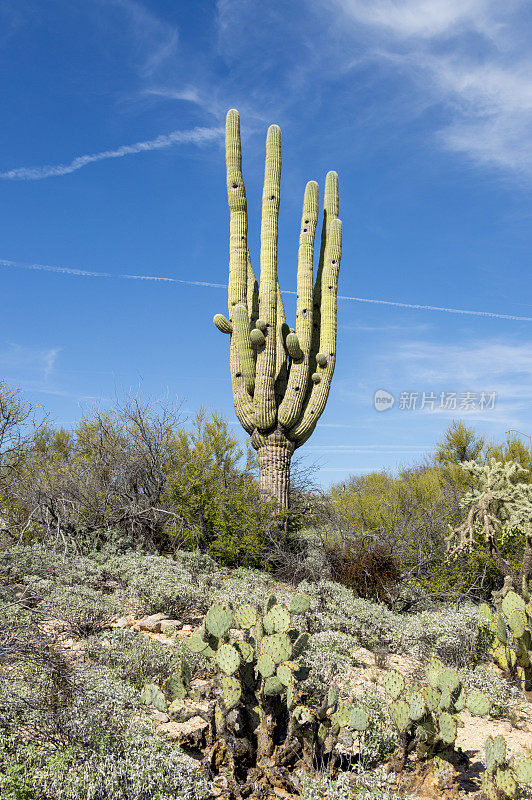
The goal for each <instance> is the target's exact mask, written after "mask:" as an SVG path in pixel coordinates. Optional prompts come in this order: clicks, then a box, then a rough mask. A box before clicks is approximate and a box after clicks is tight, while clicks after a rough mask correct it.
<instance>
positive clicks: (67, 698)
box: [0, 659, 139, 745]
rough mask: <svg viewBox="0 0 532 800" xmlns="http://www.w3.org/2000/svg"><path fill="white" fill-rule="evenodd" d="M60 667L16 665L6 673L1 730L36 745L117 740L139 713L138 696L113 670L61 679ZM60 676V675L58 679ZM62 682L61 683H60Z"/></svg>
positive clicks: (94, 669)
mask: <svg viewBox="0 0 532 800" xmlns="http://www.w3.org/2000/svg"><path fill="white" fill-rule="evenodd" d="M59 668H60V662H57V661H52V662H50V661H49V660H44V659H41V660H39V661H36V660H33V661H32V660H29V661H27V662H21V661H18V662H17V663H16V665H15V666H11V668H9V669H8V668H4V669H3V670H2V682H1V686H0V727H1V728H2V729H3V731H4V734H5V735H8V734H9V732H10V731H11V732H13V731H17V732H18V733H19V734H20V735H21V738H22V739H25V740H28V741H33V742H34V743H35V744H44V745H49V744H50V743H53V742H55V743H76V742H77V743H81V744H86V745H89V744H90V743H91V742H95V741H98V740H99V739H100V738H101V735H102V730H106V731H107V732H108V733H109V735H112V736H118V735H120V734H121V732H122V731H123V730H124V729H125V728H126V727H127V726H128V725H129V719H130V716H129V715H130V714H131V712H132V711H134V710H135V709H138V708H139V703H138V695H137V693H136V692H135V690H134V689H133V688H132V687H131V686H129V685H128V684H127V683H124V682H123V681H118V680H117V679H116V678H115V677H114V676H113V674H112V673H111V672H109V670H106V669H105V668H102V667H98V666H94V665H90V666H85V667H84V668H78V669H76V670H75V671H72V672H67V673H66V675H65V674H64V673H63V672H61V673H59ZM58 673H59V674H58ZM58 678H59V679H58Z"/></svg>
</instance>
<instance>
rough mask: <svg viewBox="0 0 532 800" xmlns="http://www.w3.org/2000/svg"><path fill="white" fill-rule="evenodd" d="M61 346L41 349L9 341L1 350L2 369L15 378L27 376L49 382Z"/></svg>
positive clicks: (0, 365)
mask: <svg viewBox="0 0 532 800" xmlns="http://www.w3.org/2000/svg"><path fill="white" fill-rule="evenodd" d="M60 351H61V348H60V347H50V348H45V349H41V348H38V347H28V346H27V345H21V344H16V343H9V344H7V345H6V346H5V348H4V349H3V350H0V369H1V370H2V373H4V374H5V373H9V374H10V375H12V376H13V377H14V378H18V377H21V376H22V377H25V378H32V379H35V380H39V381H44V382H47V381H48V380H49V378H50V377H51V376H52V373H53V370H54V366H55V363H56V361H57V356H58V355H59V353H60Z"/></svg>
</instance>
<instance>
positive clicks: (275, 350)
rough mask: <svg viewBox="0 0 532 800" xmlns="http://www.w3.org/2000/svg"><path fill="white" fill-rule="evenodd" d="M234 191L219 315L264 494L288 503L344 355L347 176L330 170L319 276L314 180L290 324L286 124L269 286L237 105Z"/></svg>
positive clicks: (270, 173) (276, 134) (229, 154)
mask: <svg viewBox="0 0 532 800" xmlns="http://www.w3.org/2000/svg"><path fill="white" fill-rule="evenodd" d="M225 141H226V161H227V195H228V199H229V209H230V215H231V216H230V247H229V252H230V260H229V318H226V317H224V316H223V314H216V316H215V317H214V324H215V325H216V327H217V328H218V330H220V331H222V333H227V334H230V336H231V344H230V356H229V367H230V370H231V381H232V385H233V403H234V407H235V411H236V415H237V417H238V419H239V421H240V423H241V424H242V426H243V427H244V429H245V430H246V431H247V433H248V434H249V435H250V437H251V444H252V445H253V447H254V448H255V450H257V452H258V459H259V471H260V483H261V488H262V491H263V494H265V495H269V496H272V497H274V498H275V500H276V501H277V503H278V505H279V507H280V508H281V509H286V508H288V493H289V487H290V460H291V458H292V455H293V453H294V450H295V449H296V448H297V447H300V446H301V445H302V444H304V442H306V441H307V439H308V438H309V436H310V435H311V434H312V432H313V431H314V428H315V427H316V424H317V422H318V419H319V418H320V416H321V414H322V412H323V409H324V408H325V403H326V402H327V396H328V394H329V388H330V385H331V380H332V376H333V372H334V365H335V361H336V294H337V287H338V272H339V269H340V257H341V254H342V224H341V222H340V220H339V219H338V176H337V174H336V173H335V172H329V173H328V175H327V177H326V181H325V199H324V213H323V227H322V234H321V251H320V257H319V263H318V268H317V275H316V280H315V282H314V279H313V259H314V237H315V232H316V225H317V223H318V214H319V204H318V184H317V183H316V182H315V181H309V183H308V184H307V186H306V189H305V197H304V201H303V214H302V217H301V232H300V236H299V258H298V270H297V310H296V327H295V329H293V328H289V327H288V325H287V324H286V319H285V312H284V307H283V301H282V298H281V292H280V290H279V283H278V280H277V237H278V216H279V199H280V181H281V131H280V129H279V127H278V126H277V125H272V126H271V127H270V128H269V129H268V135H267V139H266V169H265V175H264V190H263V195H262V226H261V252H260V286H259V285H258V283H257V279H256V278H255V274H254V272H253V268H252V266H251V260H250V255H249V250H248V245H247V227H248V221H247V200H246V190H245V187H244V180H243V177H242V150H241V144H240V119H239V115H238V112H237V111H235V110H234V109H232V110H231V111H229V112H228V114H227V124H226V140H225Z"/></svg>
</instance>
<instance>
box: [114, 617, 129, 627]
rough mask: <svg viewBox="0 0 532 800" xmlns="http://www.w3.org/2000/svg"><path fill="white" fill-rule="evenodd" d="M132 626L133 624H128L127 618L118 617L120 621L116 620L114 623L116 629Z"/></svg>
mask: <svg viewBox="0 0 532 800" xmlns="http://www.w3.org/2000/svg"><path fill="white" fill-rule="evenodd" d="M132 624H133V622H132V621H131V622H129V620H128V618H127V617H120V619H117V621H116V627H117V628H129V626H130V625H132Z"/></svg>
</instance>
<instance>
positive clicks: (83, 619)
mask: <svg viewBox="0 0 532 800" xmlns="http://www.w3.org/2000/svg"><path fill="white" fill-rule="evenodd" d="M41 587H42V581H39V582H38V583H37V584H36V585H35V588H36V589H37V591H39V590H40V589H41ZM38 610H39V612H40V613H44V612H46V613H48V614H49V615H50V616H51V617H54V618H57V619H59V620H61V621H63V622H64V623H65V625H67V626H68V627H69V628H70V629H71V630H72V632H73V633H75V634H76V635H78V636H91V635H93V634H95V633H99V632H100V631H101V630H103V628H105V627H106V626H108V625H109V623H110V622H111V620H112V618H113V616H114V615H116V614H119V613H120V611H121V604H120V603H119V602H118V601H117V600H116V599H115V598H114V597H109V596H106V595H103V594H102V593H101V592H97V591H95V590H94V589H88V588H85V587H83V586H69V587H65V586H58V587H57V588H52V590H51V591H50V592H49V593H46V595H45V596H44V598H43V600H42V601H41V603H39V605H38Z"/></svg>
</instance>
